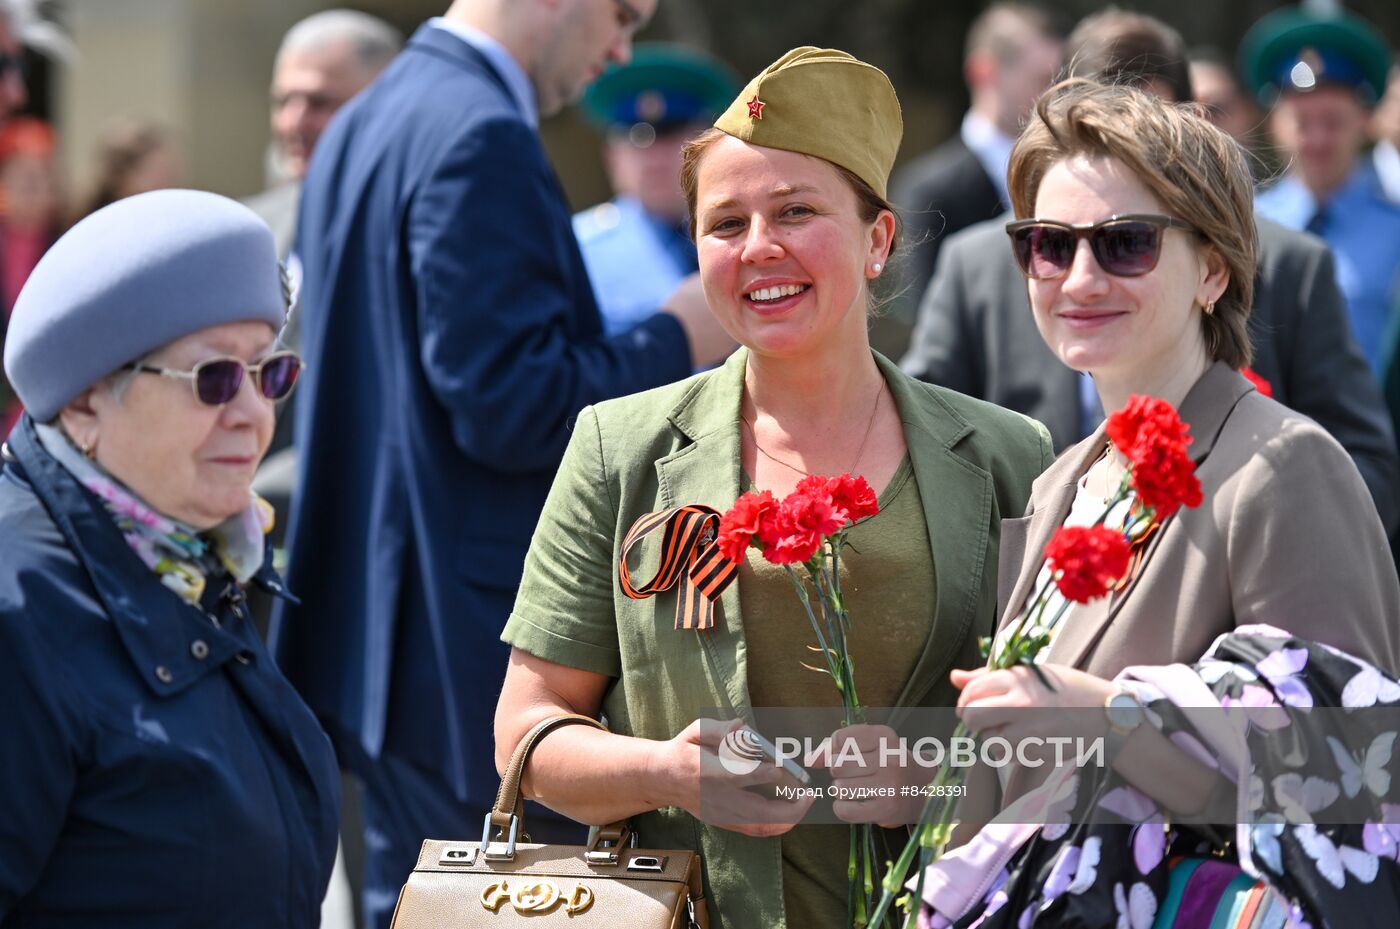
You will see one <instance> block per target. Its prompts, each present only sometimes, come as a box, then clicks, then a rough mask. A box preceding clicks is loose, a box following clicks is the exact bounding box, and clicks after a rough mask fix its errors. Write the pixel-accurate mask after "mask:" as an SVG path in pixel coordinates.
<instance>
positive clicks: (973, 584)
mask: <svg viewBox="0 0 1400 929" xmlns="http://www.w3.org/2000/svg"><path fill="white" fill-rule="evenodd" d="M874 356H875V361H876V364H877V365H878V366H879V368H880V373H881V374H882V375H883V376H884V378H885V382H886V383H887V384H888V385H889V388H890V395H891V396H892V397H893V398H894V401H895V406H896V407H897V408H898V410H899V414H900V419H901V421H902V422H903V423H904V438H905V443H906V444H907V446H908V448H909V455H910V459H911V461H912V463H913V467H914V476H915V479H916V481H917V482H918V486H919V494H920V497H921V498H922V501H923V507H924V518H925V520H926V522H927V525H928V532H929V544H930V548H931V555H932V559H933V565H934V574H935V585H936V597H937V600H936V605H935V616H934V626H933V630H934V634H932V635H930V636H929V638H928V639H927V641H926V642H925V643H924V644H923V651H922V652H921V654H920V657H919V660H918V662H917V663H916V665H915V668H914V671H913V672H912V673H911V674H910V677H909V680H908V682H907V683H906V685H905V687H904V690H903V692H902V693H901V695H900V698H899V700H898V701H897V703H898V704H899V705H900V706H907V705H913V704H917V703H918V702H920V701H921V700H922V698H924V697H925V696H926V694H927V692H928V690H929V689H931V686H932V685H925V684H923V683H921V682H930V681H931V682H934V684H936V683H937V682H938V681H941V680H942V679H943V677H944V676H946V674H947V672H948V671H949V670H950V669H951V667H952V663H953V661H954V660H955V658H956V656H957V654H958V652H959V649H960V648H961V646H962V643H963V641H964V639H965V637H966V635H967V634H968V632H969V631H970V629H971V627H972V624H973V623H974V621H975V619H976V615H977V606H978V602H979V599H978V596H977V591H979V590H981V587H982V573H983V570H984V569H985V558H984V554H985V552H986V548H987V544H988V540H987V535H988V532H989V531H990V524H991V518H992V501H993V498H994V493H993V487H992V479H991V475H990V474H988V473H987V471H986V470H984V469H983V468H981V467H980V466H979V465H977V464H975V463H973V462H972V461H970V460H969V459H966V458H964V457H962V456H961V455H960V454H959V453H958V451H957V447H958V445H959V443H961V442H962V441H963V440H964V439H965V438H966V437H968V436H969V435H971V434H972V433H973V432H974V431H975V427H974V426H973V425H972V424H971V423H970V422H968V421H967V420H966V419H964V418H963V417H962V416H961V415H959V414H958V412H957V411H956V410H955V409H953V408H952V406H950V405H949V404H948V403H946V402H945V401H944V400H943V399H942V397H941V396H940V394H939V393H938V390H937V388H933V387H931V386H929V385H927V384H923V383H921V382H918V381H915V380H914V379H912V378H910V377H908V376H907V375H905V374H904V373H903V372H901V371H900V369H899V367H898V366H897V365H895V364H894V363H893V362H891V361H890V360H889V359H887V358H885V357H884V356H882V355H880V354H879V353H878V352H876V353H874ZM747 359H748V352H747V350H746V349H742V348H741V349H740V350H739V351H737V352H735V353H734V354H733V355H731V356H730V357H729V360H728V361H726V362H725V363H724V365H723V366H722V367H721V368H719V369H718V370H716V371H714V372H712V373H711V374H710V375H708V376H705V377H699V378H696V379H695V380H694V381H693V382H692V384H691V385H690V387H689V388H688V389H687V390H686V391H685V393H684V394H683V395H682V396H681V398H680V400H679V401H678V402H677V403H676V404H675V406H674V407H672V409H671V411H670V413H669V414H668V417H667V418H668V419H669V420H670V422H671V424H672V425H673V426H674V427H675V428H676V429H677V430H678V431H679V432H680V433H681V434H682V435H683V436H684V437H685V438H686V439H687V440H689V444H684V445H682V446H681V447H680V448H679V449H677V450H676V451H675V452H672V453H671V454H670V455H668V456H666V457H665V458H662V459H661V460H660V461H658V462H657V463H656V471H657V478H658V480H659V483H660V489H661V496H662V501H663V504H664V506H665V507H674V506H682V505H684V504H687V503H703V504H706V505H708V506H712V507H714V508H715V509H717V510H719V511H720V512H723V511H725V510H727V509H728V508H729V507H730V506H731V505H733V503H734V501H735V499H737V498H738V496H739V492H740V487H741V486H742V481H743V473H742V468H743V465H742V461H741V456H740V439H739V408H740V402H741V400H742V398H743V391H744V371H745V368H746V365H747ZM720 605H721V617H722V618H721V619H720V622H719V623H718V624H717V627H716V629H714V630H712V631H711V632H704V633H700V632H697V633H695V634H696V635H697V636H699V638H700V640H701V648H702V649H703V651H704V653H705V655H706V658H707V660H708V661H709V662H710V666H711V669H712V671H713V672H714V673H715V674H716V675H717V677H718V681H717V684H718V685H719V690H720V691H721V692H722V693H723V694H724V695H725V698H726V699H727V700H728V701H729V703H730V709H732V710H734V711H735V712H736V714H740V715H747V710H748V708H749V707H750V702H749V692H748V678H747V669H746V663H745V647H744V635H743V620H742V617H741V616H740V612H739V588H738V585H737V584H734V585H730V587H729V589H728V590H726V591H725V593H724V594H723V596H722V597H721V600H720ZM856 622H857V624H859V622H860V618H859V617H857V618H856ZM857 634H858V633H857Z"/></svg>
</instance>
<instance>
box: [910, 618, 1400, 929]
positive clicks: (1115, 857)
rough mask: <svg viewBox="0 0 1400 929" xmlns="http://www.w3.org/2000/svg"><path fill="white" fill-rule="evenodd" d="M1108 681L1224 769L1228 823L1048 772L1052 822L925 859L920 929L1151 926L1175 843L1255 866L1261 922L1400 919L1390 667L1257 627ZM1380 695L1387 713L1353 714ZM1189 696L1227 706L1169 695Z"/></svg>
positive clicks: (1115, 784) (988, 831)
mask: <svg viewBox="0 0 1400 929" xmlns="http://www.w3.org/2000/svg"><path fill="white" fill-rule="evenodd" d="M1119 679H1120V680H1124V681H1128V682H1131V683H1132V684H1133V686H1134V687H1135V689H1136V690H1137V692H1138V694H1139V696H1140V697H1141V698H1142V699H1143V702H1144V703H1145V705H1146V706H1147V708H1148V710H1149V718H1153V719H1154V720H1156V721H1160V728H1161V730H1162V731H1163V732H1164V733H1166V734H1167V735H1168V736H1169V737H1170V738H1171V739H1172V741H1173V742H1176V743H1177V744H1178V746H1180V747H1182V748H1183V749H1185V750H1187V751H1190V752H1191V753H1192V754H1193V755H1194V756H1195V757H1196V758H1197V759H1198V760H1200V761H1202V762H1203V763H1207V764H1211V765H1214V766H1217V767H1218V769H1219V770H1220V771H1221V772H1222V773H1223V774H1225V775H1226V776H1227V777H1228V778H1229V779H1230V780H1232V781H1234V782H1235V783H1236V785H1237V795H1236V798H1235V802H1236V806H1237V817H1236V824H1231V825H1229V826H1225V827H1213V828H1207V829H1201V828H1199V827H1196V828H1193V827H1190V826H1179V827H1178V826H1175V825H1173V824H1172V823H1171V821H1170V816H1169V814H1167V813H1166V812H1165V811H1163V810H1160V809H1158V807H1157V805H1156V803H1155V801H1153V800H1152V799H1151V798H1149V797H1148V796H1147V795H1145V794H1143V793H1141V792H1139V791H1137V790H1135V789H1134V788H1133V787H1131V786H1129V785H1127V784H1126V783H1124V782H1123V781H1122V780H1121V779H1119V778H1118V777H1117V776H1116V775H1111V776H1109V777H1108V778H1102V779H1099V780H1098V782H1097V783H1092V782H1091V779H1089V778H1081V777H1079V776H1072V777H1069V778H1067V779H1062V780H1063V781H1064V783H1063V784H1061V785H1058V786H1057V787H1056V788H1055V789H1054V790H1053V791H1052V792H1053V793H1054V796H1053V797H1051V798H1049V799H1048V800H1043V801H1041V802H1043V803H1049V804H1050V807H1052V808H1057V809H1060V815H1052V816H1050V817H1049V818H1047V819H1044V820H1041V821H1044V822H1049V823H1051V825H1046V826H1039V827H1036V826H1031V827H1016V826H1002V825H997V824H994V825H993V826H989V827H988V828H985V829H983V830H982V832H981V833H979V834H978V836H977V837H976V838H974V839H973V840H972V841H971V842H969V843H968V845H967V846H964V848H963V849H960V850H957V851H955V852H952V853H950V854H949V855H948V856H945V857H944V859H942V860H940V861H939V862H937V863H935V864H933V865H932V866H931V868H930V873H929V875H928V876H927V883H926V885H925V886H926V890H925V893H924V901H925V906H924V908H923V911H922V913H921V914H920V919H919V925H920V927H921V929H922V927H930V929H943V927H957V929H974V927H975V929H1026V927H1029V926H1031V925H1032V924H1034V925H1037V926H1039V925H1047V926H1056V927H1071V929H1089V927H1094V929H1098V927H1103V926H1109V927H1118V929H1151V927H1153V926H1154V925H1157V924H1158V921H1157V919H1156V917H1157V915H1158V910H1159V907H1160V906H1161V904H1162V902H1163V901H1164V899H1165V896H1166V893H1167V886H1168V880H1169V877H1170V870H1171V863H1172V860H1173V859H1174V857H1175V856H1178V855H1187V856H1200V855H1212V856H1220V857H1223V858H1224V859H1225V861H1226V862H1230V863H1232V865H1237V866H1238V867H1239V868H1240V869H1241V870H1242V871H1243V873H1245V874H1248V875H1250V876H1251V877H1253V878H1257V879H1260V880H1263V881H1265V882H1266V883H1267V884H1268V885H1269V887H1270V888H1272V890H1273V892H1274V898H1273V905H1274V907H1275V908H1276V909H1277V910H1278V915H1277V918H1276V920H1275V921H1273V922H1270V923H1268V924H1269V925H1281V926H1290V927H1306V926H1310V927H1312V929H1323V927H1332V929H1343V927H1349V926H1359V925H1367V926H1400V777H1396V778H1395V779H1394V783H1392V778H1391V773H1390V770H1389V769H1390V767H1391V749H1392V746H1395V742H1396V738H1397V733H1396V727H1395V725H1394V722H1395V719H1396V716H1397V713H1400V682H1397V681H1396V680H1395V679H1394V678H1392V677H1390V676H1389V675H1387V674H1385V673H1384V672H1382V671H1380V670H1379V669H1377V668H1375V667H1374V666H1372V665H1370V664H1368V663H1367V662H1365V661H1362V660H1361V659H1359V658H1356V657H1354V656H1351V655H1348V654H1346V653H1344V652H1341V651H1339V650H1337V649H1334V648H1331V647H1330V646H1327V645H1322V644H1320V643H1317V642H1310V641H1304V640H1301V639H1297V638H1294V637H1292V636H1291V635H1289V634H1288V633H1287V632H1284V631H1283V630H1280V629H1276V628H1273V627H1270V626H1263V625H1255V626H1242V627H1240V628H1238V629H1236V630H1235V631H1234V632H1232V633H1229V634H1226V635H1223V636H1221V637H1220V638H1219V639H1217V640H1216V642H1215V644H1214V645H1213V646H1212V647H1211V649H1210V651H1209V652H1207V653H1206V655H1205V656H1204V657H1203V658H1202V659H1201V660H1200V661H1199V662H1197V663H1196V664H1194V665H1189V666H1188V665H1164V666H1160V667H1139V668H1130V669H1128V670H1127V671H1125V672H1124V673H1123V674H1122V675H1120V676H1119ZM1386 705H1390V706H1392V707H1395V710H1394V711H1391V712H1379V713H1378V712H1374V711H1370V712H1367V710H1368V708H1372V707H1384V706H1386ZM1203 706H1204V707H1209V706H1216V707H1220V708H1224V709H1225V710H1227V711H1228V712H1227V713H1225V714H1217V715H1215V716H1213V717H1212V716H1209V715H1207V716H1204V717H1203V716H1201V715H1196V716H1192V715H1191V714H1190V713H1189V711H1186V710H1183V707H1203ZM1313 708H1318V709H1324V708H1341V709H1340V710H1333V711H1331V712H1330V713H1329V712H1323V713H1311V712H1310V711H1311V710H1312V709H1313ZM1339 718H1343V719H1345V720H1346V721H1347V727H1346V730H1345V732H1343V731H1340V730H1338V729H1337V728H1336V727H1335V723H1336V721H1337V720H1338V719H1339ZM1207 720H1210V722H1209V723H1208V722H1207ZM1222 720H1224V721H1226V722H1227V723H1228V724H1227V725H1223V726H1222V725H1221V721H1222ZM1339 735H1340V736H1341V738H1340V739H1339V738H1338V736H1339ZM1358 753H1359V754H1358ZM1397 755H1400V752H1397ZM1071 810H1072V815H1070V814H1071ZM1358 810H1360V811H1361V812H1357V811H1358ZM1027 821H1030V820H1029V818H1028V820H1027ZM1343 823H1347V824H1343ZM1018 830H1019V831H1018ZM940 872H941V873H940ZM969 876H973V877H975V879H973V880H969ZM968 886H972V887H975V888H977V889H976V890H974V891H972V892H971V893H967V892H965V891H964V892H959V891H960V890H962V889H964V888H966V887H968ZM945 906H946V908H945Z"/></svg>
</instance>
